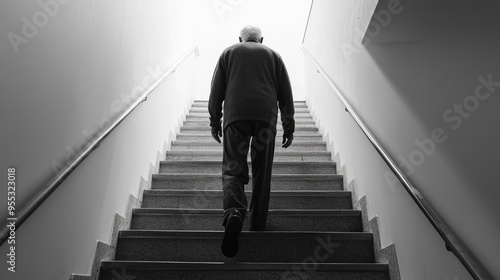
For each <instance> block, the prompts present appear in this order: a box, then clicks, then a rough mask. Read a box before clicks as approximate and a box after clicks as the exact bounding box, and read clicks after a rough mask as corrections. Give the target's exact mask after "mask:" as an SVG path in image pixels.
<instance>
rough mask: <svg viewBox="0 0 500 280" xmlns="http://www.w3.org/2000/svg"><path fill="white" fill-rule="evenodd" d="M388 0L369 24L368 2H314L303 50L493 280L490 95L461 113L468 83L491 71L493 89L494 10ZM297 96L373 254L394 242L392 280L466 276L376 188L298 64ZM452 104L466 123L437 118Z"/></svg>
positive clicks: (384, 182) (414, 215) (394, 189)
mask: <svg viewBox="0 0 500 280" xmlns="http://www.w3.org/2000/svg"><path fill="white" fill-rule="evenodd" d="M398 2H399V3H400V4H399V6H398V5H397V3H398ZM398 2H396V1H393V2H391V3H396V4H390V5H395V6H389V7H391V8H388V5H389V4H388V1H380V3H378V7H377V12H376V13H377V14H378V15H382V14H384V15H385V17H384V16H381V17H378V19H377V18H376V17H374V19H373V20H372V21H371V22H370V19H371V16H372V13H373V11H374V8H375V7H376V5H377V1H361V0H359V1H353V0H349V1H328V0H316V1H315V3H314V8H313V11H312V16H311V21H310V23H309V29H308V34H307V37H306V42H305V47H306V49H307V50H309V51H310V53H311V54H312V55H313V56H314V57H315V58H316V60H317V61H319V64H320V65H321V67H322V68H324V69H325V72H326V74H327V75H328V76H329V77H330V78H331V79H332V80H333V82H334V83H335V84H336V85H337V87H338V88H339V89H340V90H341V91H342V93H344V94H345V95H346V96H347V99H348V100H349V101H350V102H351V103H352V105H353V107H354V108H355V109H356V110H357V112H358V113H359V114H360V115H361V117H362V119H363V120H364V121H365V122H366V123H367V124H368V126H369V127H370V128H371V129H372V131H373V132H374V133H375V136H376V137H377V138H378V139H379V140H380V142H381V143H382V144H383V146H384V147H385V148H386V149H387V150H388V151H389V153H390V154H391V155H392V157H393V158H396V159H397V160H398V161H400V158H405V159H406V160H407V161H410V162H413V163H412V166H413V168H411V170H409V169H408V168H406V165H405V164H401V168H402V169H403V170H408V171H407V174H408V175H409V177H410V178H411V180H412V181H413V182H414V183H415V185H416V186H417V187H418V188H419V190H420V191H421V192H422V193H423V194H424V196H425V197H426V198H427V199H429V200H430V202H431V204H432V205H433V206H434V207H435V208H436V209H437V211H438V212H439V213H440V214H441V215H442V216H443V217H444V219H445V220H446V221H447V222H448V223H449V225H450V226H451V227H452V228H453V229H454V230H455V231H456V232H457V233H458V235H459V236H460V237H461V238H462V239H463V240H464V241H465V243H466V244H467V245H468V246H469V247H470V249H471V250H473V251H474V253H475V254H476V255H477V256H478V257H479V258H480V260H481V261H482V262H483V264H484V265H486V266H487V268H488V269H489V270H490V272H491V273H492V274H494V277H495V278H500V270H499V267H498V266H497V265H496V263H495V262H496V260H498V259H500V254H499V252H500V242H498V239H497V237H498V236H499V235H500V222H499V220H498V217H497V213H498V212H499V210H500V209H499V207H498V200H499V199H500V194H499V190H498V188H497V185H498V183H496V176H495V175H494V174H495V169H494V168H495V166H497V165H498V164H497V163H498V160H499V159H500V153H499V152H498V148H497V145H496V143H498V142H499V140H500V139H499V138H500V135H499V132H498V129H497V128H496V127H497V124H498V121H499V120H500V115H499V113H498V110H497V109H496V108H498V106H499V105H500V104H499V103H500V99H499V98H497V96H496V95H498V91H499V88H498V87H496V91H495V92H493V93H492V94H491V95H490V96H489V97H488V98H484V99H485V100H480V101H479V102H478V103H477V105H478V108H471V106H472V105H475V104H473V103H472V102H474V100H478V99H474V97H473V96H475V91H476V88H477V86H478V85H480V84H481V83H480V81H479V80H478V77H480V76H482V77H485V78H487V77H488V75H490V74H491V75H492V78H493V80H494V81H500V69H499V67H498V65H500V57H499V56H498V54H497V50H498V49H499V47H500V40H499V37H498V36H496V35H494V34H498V33H499V31H500V30H498V29H499V28H500V24H498V17H497V16H495V12H494V11H498V8H499V7H498V4H497V3H495V1H486V0H484V1H460V2H457V1H427V0H425V1H418V2H415V1H413V2H409V1H403V0H401V1H398ZM389 10H392V11H393V12H394V13H392V15H391V16H390V19H389V17H387V12H384V11H389ZM369 24H370V29H369V31H370V33H368V35H367V37H365V38H364V44H363V45H361V39H362V38H363V37H362V36H363V34H364V31H365V30H366V28H367V26H368V25H369ZM377 24H378V25H377ZM306 88H307V100H308V102H309V104H310V106H311V109H312V111H313V114H314V115H315V117H316V118H317V119H318V120H319V124H320V126H321V128H322V129H323V131H324V134H325V135H327V136H328V138H329V140H331V141H332V142H333V143H334V144H335V148H336V151H338V152H339V153H340V158H341V161H342V163H345V164H346V166H347V170H348V179H349V180H352V179H355V180H356V182H357V184H358V186H359V190H360V195H365V194H366V195H367V199H368V209H369V214H370V215H371V216H374V215H378V216H379V217H380V222H381V230H382V243H383V245H388V244H390V243H392V242H394V243H395V244H396V250H397V253H398V260H399V264H400V269H401V273H402V276H403V279H470V276H468V274H467V272H466V271H465V270H464V268H463V267H462V265H461V264H460V263H459V262H458V260H457V259H456V258H455V257H454V256H452V254H451V253H448V252H446V251H445V249H444V244H443V242H442V240H441V239H440V238H439V236H438V235H437V233H436V232H435V230H434V229H433V228H432V227H431V226H430V224H429V223H428V222H427V221H426V220H425V218H424V217H423V215H422V214H421V213H420V212H419V210H418V209H417V207H416V206H415V204H414V203H413V202H412V201H411V200H410V199H409V197H408V195H407V194H406V193H405V191H404V190H403V189H402V188H401V186H400V185H399V183H394V181H393V180H391V179H387V174H389V173H387V171H388V168H387V166H385V164H384V163H383V162H382V160H381V159H380V157H379V156H378V154H376V152H375V150H374V149H373V147H371V145H370V144H369V143H368V142H367V140H366V139H365V138H364V136H363V135H362V134H361V132H360V131H359V128H357V127H356V125H355V124H354V122H353V121H352V120H351V118H350V117H349V115H348V114H347V113H345V112H344V108H343V107H342V106H341V105H340V103H339V101H338V100H337V98H336V97H335V96H334V95H333V92H332V91H331V90H329V88H328V86H327V85H326V84H325V82H324V81H323V79H322V78H321V77H320V75H319V74H317V73H316V69H315V68H314V66H313V65H312V64H311V63H309V62H306ZM480 90H481V91H480V93H482V94H486V93H487V92H488V90H487V89H486V88H485V87H483V88H481V89H480ZM464 100H466V101H468V102H471V103H470V104H468V105H467V106H469V108H470V112H468V113H469V114H470V115H469V114H466V115H464V117H458V116H459V114H458V113H454V112H452V113H449V112H448V110H449V109H451V110H454V106H455V105H454V104H462V103H463V102H464ZM444 114H450V115H447V116H448V118H445V116H444ZM451 116H453V119H452V120H450V119H449V118H450V117H451ZM465 116H466V117H465ZM458 119H460V120H461V121H462V122H461V123H460V125H459V123H458ZM436 128H438V129H442V130H441V131H442V132H443V133H444V135H445V136H446V141H444V142H443V143H439V144H435V146H436V148H435V151H431V152H429V153H428V155H427V154H424V156H423V157H422V158H421V161H423V162H418V160H420V159H419V158H417V156H418V155H419V154H420V155H422V154H423V153H421V152H418V149H419V146H418V145H417V144H416V142H415V141H424V140H425V139H430V138H431V137H432V133H433V131H434V129H436ZM426 141H427V140H426ZM427 143H429V142H428V141H427ZM410 156H413V157H414V158H413V159H412V160H410Z"/></svg>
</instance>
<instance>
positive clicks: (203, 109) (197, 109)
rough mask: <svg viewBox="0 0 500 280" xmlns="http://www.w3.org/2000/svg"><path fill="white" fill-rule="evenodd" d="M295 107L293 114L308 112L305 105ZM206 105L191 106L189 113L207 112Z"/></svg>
mask: <svg viewBox="0 0 500 280" xmlns="http://www.w3.org/2000/svg"><path fill="white" fill-rule="evenodd" d="M294 109H295V114H297V113H309V109H307V108H306V107H297V108H294ZM207 112H208V107H192V108H191V110H189V113H207Z"/></svg>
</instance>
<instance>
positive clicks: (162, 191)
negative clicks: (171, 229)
mask: <svg viewBox="0 0 500 280" xmlns="http://www.w3.org/2000/svg"><path fill="white" fill-rule="evenodd" d="M200 193H202V194H203V195H205V196H208V195H214V196H215V195H221V194H222V190H169V189H154V190H144V194H150V195H176V194H177V195H192V194H200ZM245 193H246V194H251V193H252V192H251V191H245ZM271 196H322V197H324V196H351V192H350V191H339V190H328V191H321V190H307V191H302V190H292V191H281V190H279V191H274V190H271Z"/></svg>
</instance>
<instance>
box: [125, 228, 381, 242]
mask: <svg viewBox="0 0 500 280" xmlns="http://www.w3.org/2000/svg"><path fill="white" fill-rule="evenodd" d="M222 234H224V231H222V230H136V229H134V230H131V229H128V230H120V231H119V233H118V235H119V238H120V239H125V238H129V239H131V238H134V239H151V238H153V239H199V238H203V239H204V240H207V239H217V240H219V239H220V238H221V237H222ZM314 235H329V236H331V237H332V239H336V240H338V239H342V240H353V239H355V240H373V233H371V232H338V231H242V232H241V234H240V237H239V238H240V240H242V239H255V238H270V239H272V238H276V239H277V238H280V240H283V239H284V238H283V237H285V238H287V239H297V238H300V237H306V236H314Z"/></svg>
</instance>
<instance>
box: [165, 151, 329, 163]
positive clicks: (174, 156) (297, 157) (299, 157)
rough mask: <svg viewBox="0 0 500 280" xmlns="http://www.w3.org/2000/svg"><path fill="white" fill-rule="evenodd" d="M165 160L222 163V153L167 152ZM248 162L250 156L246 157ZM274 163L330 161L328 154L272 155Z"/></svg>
mask: <svg viewBox="0 0 500 280" xmlns="http://www.w3.org/2000/svg"><path fill="white" fill-rule="evenodd" d="M167 160H217V161H220V162H222V152H221V153H220V155H191V154H178V153H175V154H172V153H168V152H167ZM248 160H250V156H249V157H248ZM274 160H275V161H331V160H332V158H331V156H330V155H329V154H324V155H305V154H304V155H301V154H297V155H283V154H281V155H280V154H279V153H275V154H274Z"/></svg>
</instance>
